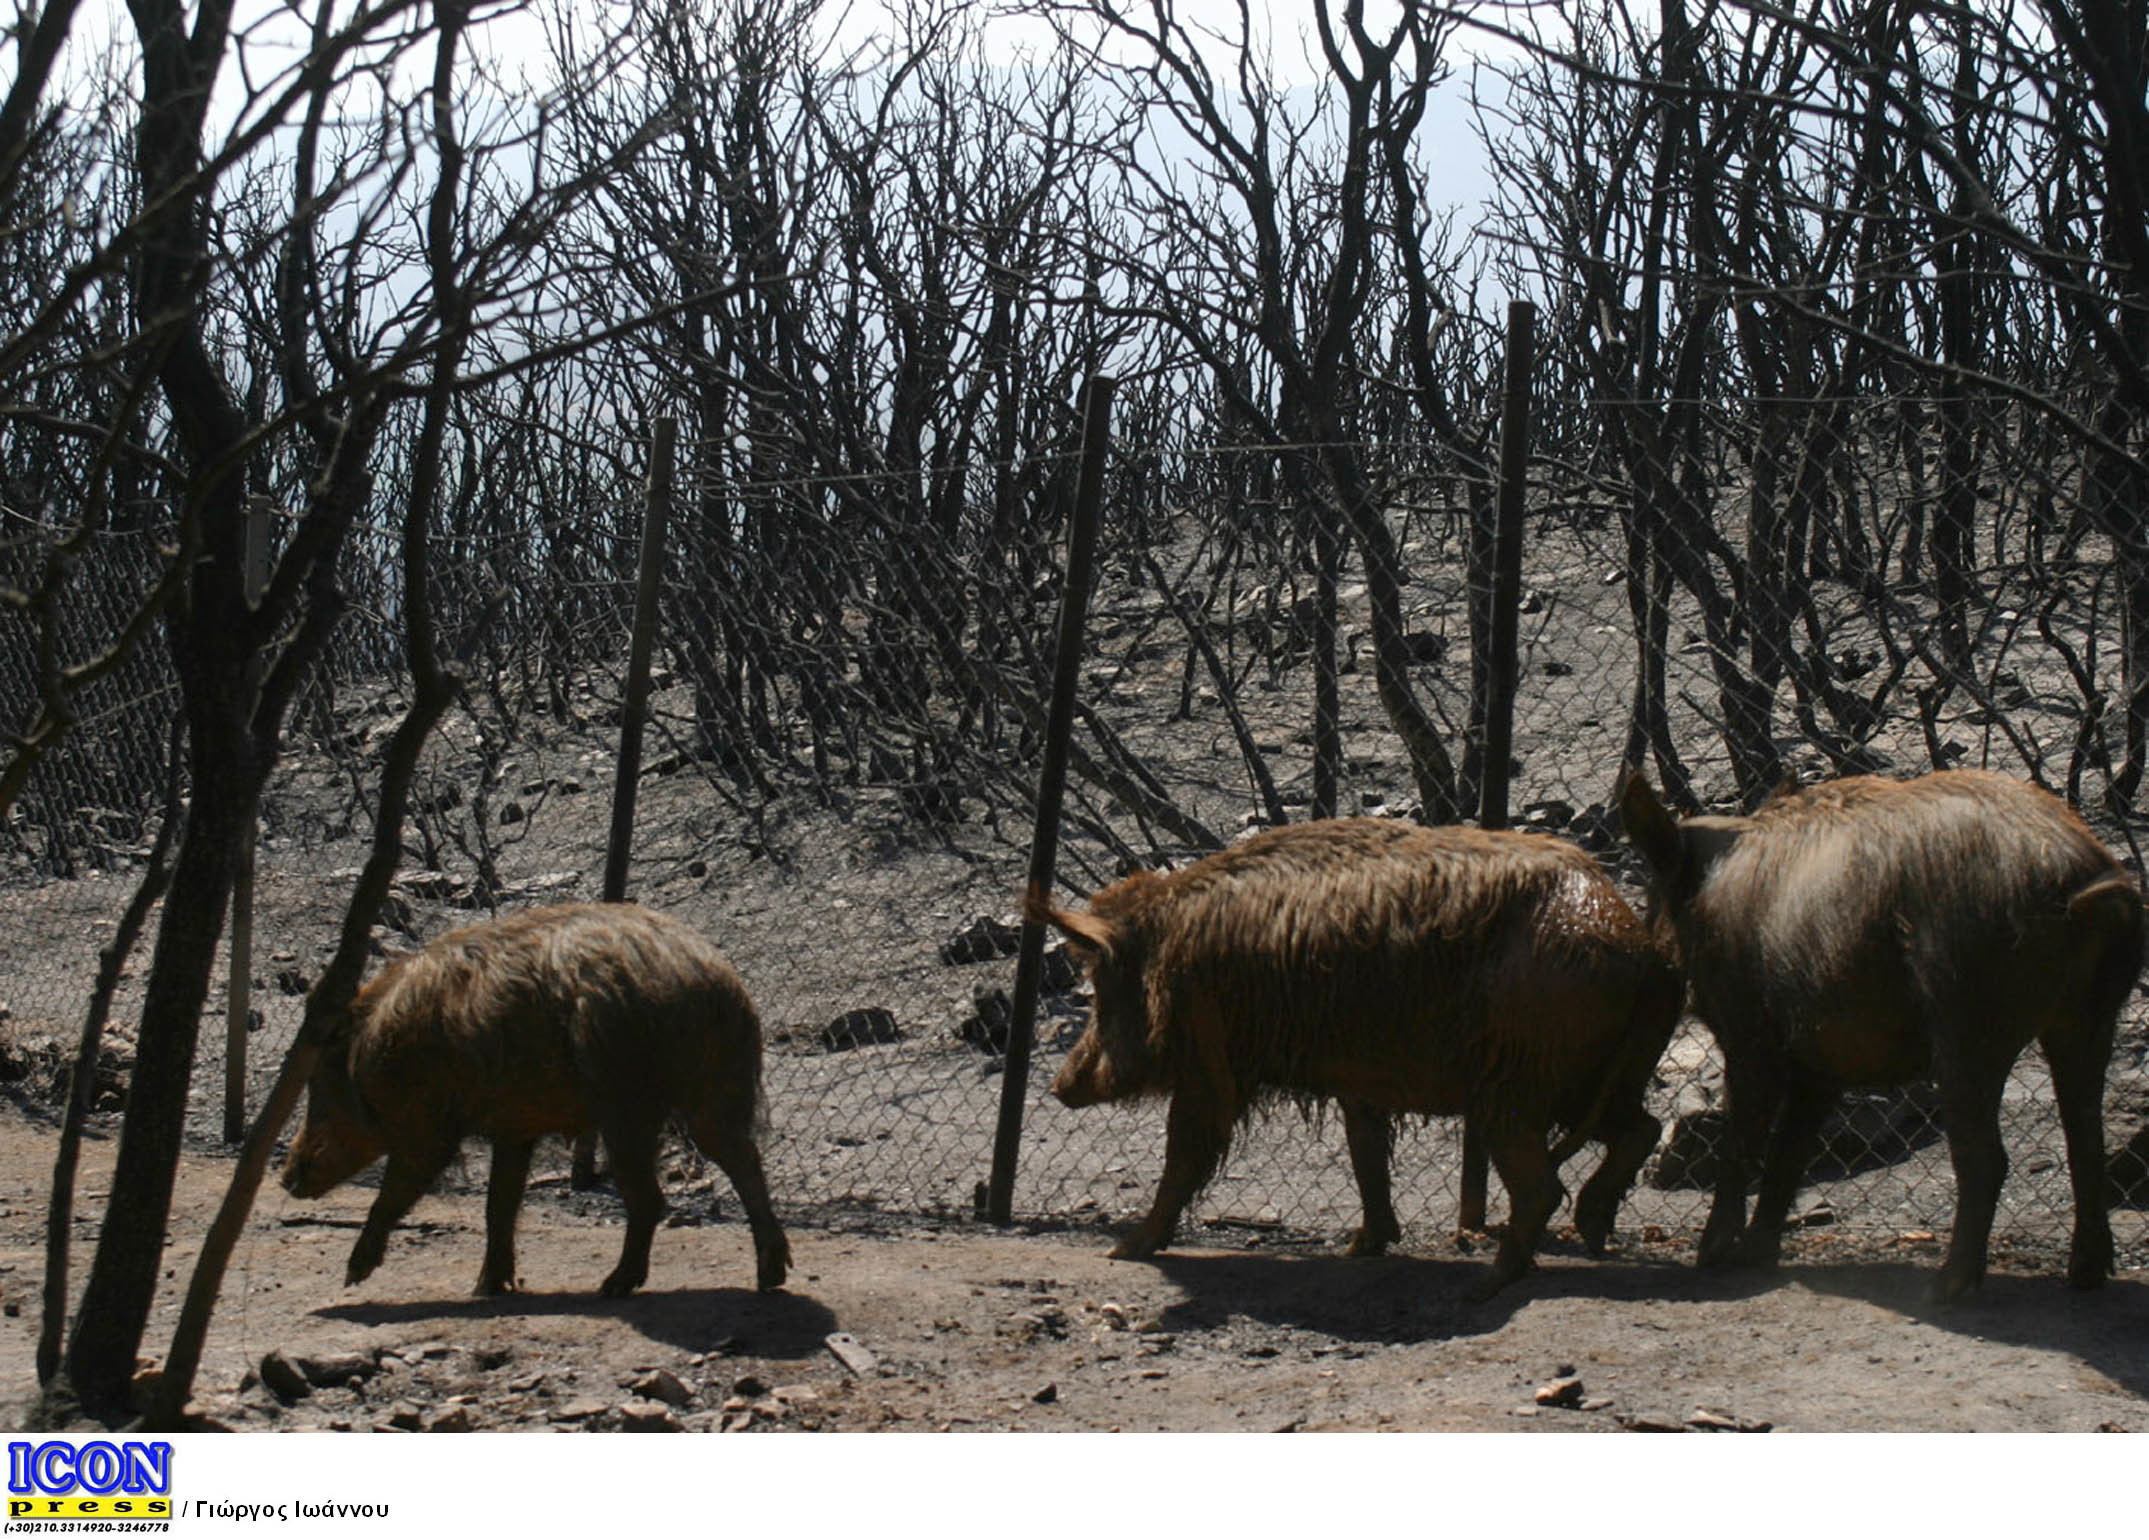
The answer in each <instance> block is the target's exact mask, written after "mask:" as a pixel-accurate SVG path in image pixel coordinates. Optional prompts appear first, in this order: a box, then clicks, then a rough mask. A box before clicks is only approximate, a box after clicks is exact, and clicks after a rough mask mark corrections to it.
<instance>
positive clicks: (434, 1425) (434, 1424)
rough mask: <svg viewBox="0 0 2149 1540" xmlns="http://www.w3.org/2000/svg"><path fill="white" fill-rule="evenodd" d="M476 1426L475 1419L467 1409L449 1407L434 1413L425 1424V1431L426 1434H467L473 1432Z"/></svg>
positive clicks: (465, 1407)
mask: <svg viewBox="0 0 2149 1540" xmlns="http://www.w3.org/2000/svg"><path fill="white" fill-rule="evenodd" d="M477 1425H478V1422H477V1418H476V1417H474V1416H472V1415H471V1411H470V1408H469V1407H467V1406H451V1407H447V1408H445V1409H444V1410H442V1411H439V1412H436V1413H434V1414H433V1417H432V1420H431V1421H429V1422H428V1423H426V1425H425V1431H426V1432H428V1433H469V1432H472V1431H474V1430H475V1429H476V1427H477Z"/></svg>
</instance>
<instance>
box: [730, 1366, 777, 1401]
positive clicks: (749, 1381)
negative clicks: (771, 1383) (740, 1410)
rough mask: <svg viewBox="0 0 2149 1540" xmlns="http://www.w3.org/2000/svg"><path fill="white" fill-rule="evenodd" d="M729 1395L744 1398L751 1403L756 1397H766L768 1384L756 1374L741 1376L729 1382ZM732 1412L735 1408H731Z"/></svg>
mask: <svg viewBox="0 0 2149 1540" xmlns="http://www.w3.org/2000/svg"><path fill="white" fill-rule="evenodd" d="M731 1393H732V1394H733V1395H735V1396H744V1397H745V1398H746V1399H747V1400H749V1401H751V1400H753V1399H754V1398H755V1397H756V1396H765V1395H767V1394H768V1393H769V1387H768V1383H767V1382H766V1381H765V1380H763V1379H762V1378H761V1376H760V1375H758V1374H742V1375H740V1376H739V1377H738V1378H737V1379H735V1380H733V1381H732V1382H731ZM733 1410H737V1408H733Z"/></svg>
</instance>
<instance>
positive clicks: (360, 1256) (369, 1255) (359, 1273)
mask: <svg viewBox="0 0 2149 1540" xmlns="http://www.w3.org/2000/svg"><path fill="white" fill-rule="evenodd" d="M386 1249H387V1248H385V1247H384V1246H382V1245H381V1244H380V1243H379V1242H378V1241H374V1240H371V1239H369V1238H368V1237H366V1236H360V1237H359V1240H358V1244H357V1245H356V1246H354V1247H352V1248H351V1260H350V1263H349V1264H348V1265H347V1266H346V1267H345V1268H344V1269H343V1285H344V1287H345V1288H349V1287H350V1286H351V1285H352V1284H357V1283H364V1282H365V1281H366V1280H367V1279H368V1278H370V1277H372V1276H373V1269H375V1268H376V1267H379V1266H380V1265H381V1256H382V1254H383V1253H384V1252H385V1250H386Z"/></svg>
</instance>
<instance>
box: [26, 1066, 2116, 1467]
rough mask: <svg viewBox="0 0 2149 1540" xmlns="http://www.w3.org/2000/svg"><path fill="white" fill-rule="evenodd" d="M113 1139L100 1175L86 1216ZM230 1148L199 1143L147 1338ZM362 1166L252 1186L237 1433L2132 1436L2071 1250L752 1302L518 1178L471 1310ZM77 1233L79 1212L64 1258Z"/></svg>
mask: <svg viewBox="0 0 2149 1540" xmlns="http://www.w3.org/2000/svg"><path fill="white" fill-rule="evenodd" d="M110 1133H111V1130H110V1129H105V1130H102V1131H101V1132H100V1137H98V1138H97V1139H95V1140H93V1141H92V1143H91V1144H90V1146H89V1148H88V1151H87V1156H86V1160H85V1166H84V1179H83V1184H82V1190H83V1195H84V1200H85V1201H84V1203H83V1204H82V1211H83V1212H84V1213H85V1214H95V1213H97V1212H98V1204H97V1201H96V1200H97V1198H98V1197H100V1196H101V1194H102V1192H103V1190H104V1186H105V1183H106V1182H107V1180H108V1177H109V1171H110V1167H111V1160H112V1155H113V1149H114V1146H113V1143H112V1142H111V1137H110ZM51 1144H52V1131H51V1128H50V1126H49V1124H47V1123H45V1122H43V1121H42V1120H40V1119H37V1118H34V1117H30V1116H25V1115H24V1113H23V1111H22V1109H20V1107H17V1108H16V1109H14V1110H11V1111H9V1112H8V1113H7V1114H6V1115H5V1116H4V1117H0V1170H5V1171H6V1172H7V1173H8V1175H7V1178H6V1180H5V1183H4V1190H5V1191H8V1192H10V1193H13V1194H17V1195H18V1196H15V1197H12V1198H9V1199H6V1200H0V1304H4V1315H0V1365H5V1376H6V1382H5V1385H4V1386H0V1390H4V1392H5V1395H6V1397H7V1404H8V1405H10V1406H14V1407H16V1408H22V1407H24V1406H26V1405H27V1404H28V1402H29V1400H30V1397H31V1395H32V1391H33V1386H32V1384H31V1377H30V1364H31V1361H32V1353H31V1349H32V1344H33V1341H34V1337H35V1333H36V1329H37V1316H38V1307H37V1298H38V1291H39V1279H40V1277H41V1270H42V1265H43V1264H42V1253H41V1246H42V1229H43V1225H42V1219H43V1201H42V1191H43V1187H44V1183H45V1180H46V1173H47V1171H48V1169H49V1162H50V1157H51ZM228 1171H229V1164H228V1162H227V1161H225V1160H224V1159H222V1158H220V1157H216V1156H210V1155H201V1154H190V1155H189V1156H188V1158H187V1160H186V1162H185V1164H184V1167H183V1169H182V1171H181V1176H180V1184H179V1190H178V1198H177V1203H176V1207H175V1212H174V1216H173V1221H172V1226H171V1229H172V1235H173V1244H172V1246H171V1248H170V1250H169V1252H168V1253H167V1258H168V1262H169V1264H170V1266H171V1268H172V1269H173V1276H172V1282H171V1286H170V1288H169V1289H168V1290H167V1299H166V1303H165V1304H164V1305H163V1306H162V1307H161V1308H160V1314H159V1317H158V1319H157V1320H156V1321H155V1322H154V1323H153V1324H152V1327H151V1331H150V1333H149V1337H148V1342H149V1343H150V1345H151V1346H152V1347H155V1348H157V1349H159V1350H161V1347H162V1345H163V1343H164V1342H165V1341H166V1340H168V1336H169V1331H170V1319H169V1314H170V1311H171V1309H172V1308H173V1304H172V1299H173V1297H175V1296H176V1295H177V1293H178V1292H179V1288H180V1285H181V1284H182V1283H183V1281H184V1278H185V1276H186V1269H187V1268H188V1267H189V1266H190V1264H191V1262H192V1258H193V1253H194V1248H195V1237H198V1236H199V1235H200V1234H201V1233H202V1231H203V1229H204V1228H205V1225H206V1219H207V1214H208V1212H209V1210H210V1208H211V1207H212V1206H213V1204H214V1203H215V1201H216V1199H217V1198H218V1196H219V1195H220V1194H221V1191H222V1187H223V1184H224V1181H225V1179H226V1177H227V1175H228ZM371 1197H372V1194H371V1192H370V1190H368V1189H367V1188H365V1187H362V1186H355V1185H354V1186H347V1187H344V1188H341V1189H339V1190H337V1191H336V1192H334V1193H331V1194H330V1195H329V1196H328V1197H326V1198H324V1199H322V1200H320V1201H318V1202H313V1203H299V1202H297V1201H294V1200H288V1199H285V1198H284V1197H283V1196H282V1195H281V1194H280V1193H271V1194H270V1195H268V1196H266V1197H265V1198H264V1201H263V1202H262V1203H261V1205H260V1206H259V1208H258V1210H257V1213H256V1215H255V1217H254V1219H253V1221H252V1223H251V1225H250V1227H249V1230H248V1233H247V1236H246V1239H245V1241H244V1242H243V1243H242V1245H241V1247H240V1249H239V1252H238V1256H237V1258H236V1260H235V1263H234V1267H233V1271H232V1274H231V1277H230V1280H229V1282H228V1284H227V1287H226V1290H225V1296H224V1301H223V1304H222V1306H221V1308H220V1311H219V1313H218V1316H217V1320H216V1324H215V1328H214V1332H213V1335H212V1338H211V1341H210V1344H209V1351H208V1354H207V1358H206V1361H205V1363H204V1365H203V1368H202V1372H201V1374H200V1376H199V1379H198V1382H197V1387H198V1405H199V1408H200V1410H201V1411H202V1412H203V1413H205V1414H206V1415H207V1416H208V1417H209V1418H211V1419H213V1420H214V1421H215V1422H217V1423H219V1424H222V1425H224V1426H227V1427H230V1428H232V1429H235V1430H239V1431H248V1432H252V1431H270V1430H280V1429H310V1430H320V1429H335V1430H349V1431H353V1432H363V1431H375V1432H396V1431H434V1432H449V1431H459V1430H530V1431H542V1430H547V1429H550V1430H556V1431H580V1432H611V1431H626V1430H646V1431H674V1430H680V1431H696V1432H727V1433H738V1432H768V1431H843V1432H856V1431H867V1430H878V1429H903V1430H912V1431H920V1430H1026V1431H1040V1432H1041V1431H1061V1430H1091V1431H1102V1430H1108V1429H1122V1430H1129V1431H1155V1430H1210V1431H1279V1430H1287V1429H1288V1430H1296V1431H1309V1432H1310V1431H1326V1430H1350V1431H1372V1430H1380V1429H1391V1430H1419V1431H1444V1430H1465V1429H1476V1430H1499V1431H1511V1432H1512V1431H1531V1432H1536V1431H1560V1432H1616V1431H1621V1430H1637V1431H1638V1430H1658V1429H1662V1430H1680V1431H1695V1432H1724V1433H1729V1432H1759V1431H1764V1430H1773V1431H1816V1430H1821V1431H1837V1432H1863V1431H1882V1430H1931V1431H1958V1430H1961V1431H1967V1430H1973V1429H1980V1430H2016V1431H2077V1432H2086V1431H2092V1430H2100V1429H2101V1430H2112V1431H2136V1430H2141V1431H2149V1353H2145V1352H2144V1344H2149V1278H2145V1277H2144V1276H2143V1275H2142V1274H2141V1273H2140V1272H2139V1271H2138V1270H2137V1271H2131V1272H2127V1273H2124V1274H2123V1275H2122V1276H2121V1277H2119V1278H2117V1279H2116V1280H2114V1281H2113V1282H2112V1284H2110V1285H2109V1286H2108V1287H2106V1288H2105V1289H2104V1290H2102V1291H2101V1292H2098V1293H2094V1294H2076V1293H2073V1292H2070V1291H2069V1290H2068V1289H2067V1288H2066V1287H2065V1285H2064V1283H2063V1282H2062V1281H2061V1279H2060V1277H2059V1276H2058V1263H2059V1259H2058V1258H2056V1257H2051V1256H2040V1255H2035V1254H2026V1253H2004V1252H2003V1253H2001V1254H1999V1255H1998V1256H1996V1259H1995V1260H1996V1264H1997V1265H1996V1268H1995V1273H1994V1276H1993V1277H1992V1278H1991V1280H1990V1281H1989V1282H1988V1283H1987V1285H1986V1287H1985V1290H1984V1292H1983V1294H1982V1296H1981V1297H1980V1298H1978V1299H1976V1300H1975V1301H1973V1302H1971V1303H1969V1304H1967V1305H1964V1306H1960V1307H1958V1308H1955V1309H1953V1310H1950V1311H1946V1312H1940V1313H1935V1312H1932V1311H1930V1310H1928V1309H1927V1308H1926V1307H1925V1306H1924V1305H1923V1303H1922V1290H1923V1288H1924V1285H1925V1283H1926V1282H1927V1280H1928V1279H1929V1277H1930V1274H1931V1271H1932V1269H1933V1267H1934V1265H1935V1263H1936V1261H1937V1257H1938V1251H1939V1243H1938V1241H1937V1240H1935V1239H1934V1238H1932V1237H1931V1236H1930V1235H1927V1234H1923V1233H1917V1232H1913V1233H1912V1234H1911V1236H1909V1237H1908V1238H1904V1237H1900V1236H1899V1237H1895V1238H1892V1239H1891V1240H1888V1241H1881V1240H1872V1241H1870V1242H1865V1243H1861V1244H1856V1245H1852V1244H1845V1243H1844V1241H1843V1240H1842V1239H1839V1240H1838V1242H1837V1243H1836V1244H1833V1245H1830V1246H1825V1247H1823V1246H1821V1245H1819V1244H1817V1243H1815V1242H1810V1241H1800V1242H1797V1243H1794V1253H1793V1258H1792V1260H1791V1262H1790V1263H1789V1265H1787V1266H1785V1267H1784V1268H1783V1269H1781V1270H1780V1271H1778V1272H1776V1273H1773V1274H1753V1273H1722V1272H1712V1273H1708V1274H1702V1273H1697V1272H1696V1271H1695V1270H1693V1269H1692V1268H1691V1267H1690V1266H1689V1265H1688V1261H1687V1256H1688V1249H1689V1241H1688V1238H1686V1237H1671V1238H1667V1239H1666V1240H1665V1241H1664V1242H1662V1243H1639V1242H1637V1243H1632V1244H1630V1245H1629V1246H1628V1247H1627V1248H1626V1249H1625V1250H1624V1251H1623V1252H1622V1253H1621V1254H1620V1255H1619V1256H1617V1257H1616V1258H1613V1259H1610V1260H1607V1261H1601V1262H1598V1261H1591V1260H1589V1259H1587V1258H1585V1257H1583V1256H1582V1255H1580V1252H1579V1248H1577V1247H1576V1246H1575V1245H1573V1244H1572V1242H1571V1239H1569V1240H1561V1241H1557V1242H1556V1243H1555V1244H1554V1245H1553V1246H1552V1247H1551V1248H1550V1249H1549V1251H1548V1253H1547V1255H1546V1256H1545V1257H1544V1259H1543V1265H1542V1267H1541V1269H1540V1270H1539V1271H1538V1273H1536V1274H1535V1275H1534V1276H1532V1277H1531V1278H1529V1279H1527V1280H1526V1281H1524V1282H1523V1283H1522V1284H1520V1285H1518V1286H1516V1287H1514V1288H1512V1289H1510V1290H1508V1291H1507V1292H1505V1293H1503V1294H1501V1295H1500V1296H1498V1297H1497V1298H1495V1299H1494V1300H1492V1301H1491V1302H1489V1303H1483V1304H1476V1303H1470V1302H1469V1301H1468V1300H1467V1298H1466V1296H1467V1293H1468V1291H1469V1289H1470V1287H1471V1285H1472V1284H1473V1283H1475V1282H1476V1281H1477V1280H1478V1278H1479V1276H1480V1274H1481V1270H1482V1268H1483V1267H1484V1265H1485V1261H1484V1256H1483V1248H1482V1246H1480V1247H1477V1248H1475V1249H1474V1252H1473V1254H1464V1253H1463V1252H1462V1251H1460V1250H1458V1249H1457V1248H1456V1247H1455V1246H1454V1245H1453V1244H1451V1243H1448V1242H1446V1241H1442V1242H1440V1243H1438V1244H1434V1245H1429V1246H1413V1247H1412V1248H1410V1252H1409V1254H1405V1255H1397V1256H1391V1257H1388V1258H1384V1259H1379V1260H1353V1259H1348V1258H1345V1257H1342V1256H1340V1255H1338V1254H1337V1253H1336V1248H1335V1247H1334V1245H1333V1244H1332V1242H1331V1241H1330V1240H1329V1239H1328V1238H1325V1237H1321V1238H1314V1237H1308V1236H1302V1235H1297V1234H1293V1233H1291V1232H1288V1231H1282V1230H1273V1229H1272V1230H1261V1231H1255V1230H1244V1229H1240V1230H1231V1229H1214V1228H1212V1229H1207V1230H1204V1231H1203V1232H1202V1233H1200V1234H1199V1235H1197V1236H1195V1237H1193V1238H1192V1244H1190V1245H1188V1246H1187V1247H1186V1248H1184V1249H1183V1250H1180V1251H1176V1252H1173V1253H1168V1254H1166V1255H1164V1256H1162V1257H1160V1258H1158V1259H1157V1260H1155V1261H1153V1262H1115V1261H1111V1260H1108V1259H1107V1258H1106V1257H1105V1255H1104V1253H1105V1250H1106V1248H1107V1245H1108V1243H1109V1237H1108V1236H1107V1235H1106V1234H1105V1233H1103V1232H1102V1231H1101V1230H1100V1229H1098V1228H1095V1227H1088V1228H1069V1229H1063V1230H1049V1231H1044V1232H1042V1233H1037V1232H1034V1231H1008V1232H1003V1231H998V1230H995V1229H992V1228H990V1227H988V1226H982V1225H969V1224H949V1223H930V1222H926V1221H923V1220H917V1219H904V1218H891V1217H889V1216H885V1215H873V1214H861V1213H856V1212H853V1213H838V1212H830V1211H823V1212H811V1213H795V1214H793V1215H792V1216H791V1219H792V1242H793V1247H794V1251H795V1253H796V1259H797V1262H796V1267H795V1270H794V1272H793V1274H792V1277H791V1280H790V1283H789V1286H788V1287H787V1288H786V1289H784V1290H783V1291H781V1292H778V1293H772V1294H756V1293H755V1292H753V1291H752V1289H751V1287H750V1284H749V1280H750V1271H751V1250H750V1246H749V1244H748V1240H747V1237H746V1233H745V1227H744V1226H743V1225H742V1224H739V1223H736V1222H735V1217H736V1216H735V1205H732V1204H731V1203H730V1202H729V1201H728V1199H727V1200H726V1201H725V1203H724V1204H723V1212H722V1214H721V1216H718V1215H713V1214H712V1213H711V1205H710V1204H709V1203H708V1202H707V1201H706V1200H690V1201H689V1202H687V1203H685V1204H682V1205H681V1206H680V1208H681V1211H680V1213H679V1214H678V1216H677V1219H678V1220H680V1221H683V1222H678V1223H674V1224H673V1225H671V1226H669V1227H667V1228H666V1229H665V1230H663V1231H661V1232H660V1233H659V1235H658V1237H657V1244H656V1248H655V1256H654V1263H653V1271H652V1274H651V1277H650V1280H649V1285H648V1287H647V1288H646V1289H644V1290H643V1291H642V1292H641V1293H639V1294H637V1295H635V1296H634V1297H632V1298H630V1299H626V1300H605V1299H601V1298H599V1297H598V1296H597V1295H596V1293H595V1289H594V1286H595V1284H596V1282H597V1280H598V1279H600V1278H601V1277H602V1276H603V1275H604V1273H605V1272H606V1271H607V1270H608V1269H609V1267H610V1265H611V1262H612V1259H613V1255H614V1253H615V1250H616V1247H617V1245H618V1242H619V1237H620V1230H619V1227H618V1217H619V1216H618V1210H617V1206H616V1203H615V1202H614V1201H613V1200H612V1199H611V1198H610V1197H609V1195H606V1194H593V1195H575V1194H571V1193H569V1192H567V1191H566V1189H565V1187H564V1184H561V1183H558V1182H552V1183H548V1184H546V1185H542V1186H540V1187H538V1188H537V1189H536V1190H535V1191H533V1193H532V1195H531V1198H530V1200H529V1202H528V1203H527V1204H526V1205H525V1212H524V1215H523V1221H522V1227H521V1232H520V1233H521V1247H520V1263H521V1275H522V1279H523V1282H524V1284H525V1286H526V1288H527V1292H525V1293H520V1294H516V1295H512V1296H509V1297H506V1298H499V1299H473V1298H472V1297H470V1295H469V1292H468V1291H469V1287H470V1284H471V1282H472V1280H473V1278H474V1277H475V1274H476V1270H477V1263H478V1257H479V1252H480V1248H481V1237H482V1225H483V1215H482V1197H481V1196H480V1195H479V1194H477V1193H474V1192H449V1193H444V1194H441V1195H437V1196H435V1197H432V1198H428V1199H427V1200H426V1201H425V1202H424V1203H423V1204H421V1206H420V1207H419V1208H418V1209H417V1210H416V1211H415V1213H414V1214H413V1216H412V1220H413V1222H412V1223H411V1224H410V1225H409V1226H407V1227H406V1228H405V1229H403V1230H401V1231H399V1232H398V1234H397V1236H396V1238H395V1240H394V1241H393V1243H392V1244H391V1247H390V1250H389V1255H388V1260H387V1262H386V1263H385V1265H384V1266H383V1267H382V1268H381V1270H380V1271H379V1272H378V1273H376V1274H375V1275H374V1276H373V1277H372V1278H371V1279H370V1280H368V1281H367V1283H366V1284H364V1285H362V1286H360V1287H358V1288H346V1287H344V1286H343V1282H342V1273H343V1265H344V1257H345V1254H346V1253H347V1251H348V1249H349V1246H350V1243H351V1240H352V1238H353V1235H354V1232H355V1229H356V1227H357V1225H358V1223H359V1222H360V1220H361V1218H362V1216H363V1213H364V1210H365V1207H366V1205H367V1204H368V1203H369V1202H370V1201H371ZM93 1239H94V1236H93V1235H92V1234H91V1233H90V1232H89V1229H88V1227H87V1226H78V1228H77V1235H76V1244H77V1247H78V1252H77V1257H78V1262H77V1266H78V1267H80V1266H82V1265H85V1264H86V1258H87V1247H88V1246H89V1245H90V1244H91V1242H92V1241H93Z"/></svg>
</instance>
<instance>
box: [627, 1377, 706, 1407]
mask: <svg viewBox="0 0 2149 1540" xmlns="http://www.w3.org/2000/svg"><path fill="white" fill-rule="evenodd" d="M633 1389H634V1393H635V1394H636V1395H637V1396H640V1397H641V1398H642V1399H643V1400H645V1401H662V1402H664V1403H665V1404H666V1405H668V1406H685V1405H686V1404H687V1403H688V1402H689V1401H691V1400H693V1399H694V1392H693V1391H691V1390H689V1389H687V1387H686V1382H685V1381H683V1380H681V1379H680V1378H679V1376H678V1375H676V1374H674V1373H672V1371H671V1370H669V1369H652V1370H650V1371H649V1373H647V1374H645V1375H643V1376H642V1377H641V1378H639V1379H637V1380H636V1381H635V1382H634V1387H633Z"/></svg>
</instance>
